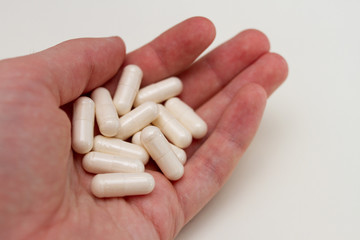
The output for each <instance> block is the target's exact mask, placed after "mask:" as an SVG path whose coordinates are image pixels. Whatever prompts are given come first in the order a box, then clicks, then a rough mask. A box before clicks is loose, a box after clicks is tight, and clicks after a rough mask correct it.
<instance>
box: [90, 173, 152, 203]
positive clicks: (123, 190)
mask: <svg viewBox="0 0 360 240" xmlns="http://www.w3.org/2000/svg"><path fill="white" fill-rule="evenodd" d="M154 187H155V180H154V178H153V176H151V175H150V174H149V173H145V172H143V173H104V174H97V175H96V176H95V177H94V178H93V179H92V182H91V192H92V193H93V194H94V195H95V196H96V197H98V198H105V197H124V196H132V195H144V194H148V193H150V192H151V191H152V190H153V189H154Z"/></svg>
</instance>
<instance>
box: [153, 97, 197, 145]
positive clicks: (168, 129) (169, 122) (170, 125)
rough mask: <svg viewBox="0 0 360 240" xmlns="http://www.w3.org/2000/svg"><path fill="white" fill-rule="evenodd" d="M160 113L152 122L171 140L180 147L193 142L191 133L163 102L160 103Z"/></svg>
mask: <svg viewBox="0 0 360 240" xmlns="http://www.w3.org/2000/svg"><path fill="white" fill-rule="evenodd" d="M158 109H159V115H158V116H157V118H156V119H155V120H154V121H153V122H152V124H154V125H155V126H157V127H158V128H160V129H161V132H162V133H163V134H164V135H165V136H166V137H167V139H169V141H170V142H172V143H173V144H175V145H176V146H178V147H180V148H186V147H188V146H189V145H190V144H191V142H192V136H191V133H190V132H189V131H188V130H187V129H186V128H185V127H184V126H183V125H182V124H181V123H180V122H179V121H178V120H177V119H176V118H175V117H174V116H173V115H172V114H171V113H170V112H169V111H168V110H167V109H166V108H165V107H164V106H163V105H161V104H158Z"/></svg>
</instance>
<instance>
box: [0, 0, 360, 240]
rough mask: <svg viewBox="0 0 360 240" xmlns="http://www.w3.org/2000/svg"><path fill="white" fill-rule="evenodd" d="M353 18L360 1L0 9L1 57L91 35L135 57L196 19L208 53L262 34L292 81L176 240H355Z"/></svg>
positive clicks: (356, 56)
mask: <svg viewBox="0 0 360 240" xmlns="http://www.w3.org/2000/svg"><path fill="white" fill-rule="evenodd" d="M359 12H360V2H359V1H358V0H342V1H340V0H339V1H335V0H327V1H326V0H304V1H301V0H297V1H292V0H273V1H266V0H247V1H245V0H240V1H237V0H229V1H226V0H221V1H209V0H203V1H195V0H186V1H170V0H168V1H165V0H163V1H120V0H117V1H95V0H92V1H89V0H83V1H47V0H43V1H25V0H24V1H15V0H13V1H4V0H0V34H1V35H0V58H6V57H12V56H17V55H23V54H28V53H32V52H36V51H38V50H42V49H44V48H47V47H50V46H52V45H54V44H57V43H59V42H61V41H64V40H67V39H70V38H76V37H90V36H91V37H95V36H109V35H119V36H121V37H122V38H123V39H124V40H125V43H126V45H127V48H128V50H129V51H130V50H133V49H135V48H137V47H139V46H141V45H143V44H145V43H147V42H148V41H150V40H152V39H153V38H154V37H155V36H157V35H158V34H160V33H161V32H162V31H164V30H166V29H167V28H169V27H171V26H172V25H174V24H176V23H178V22H180V21H182V20H184V19H185V18H188V17H191V16H197V15H200V16H205V17H208V18H209V19H211V20H212V21H213V22H214V24H215V26H216V28H217V37H216V40H215V42H214V44H213V45H212V46H211V48H214V47H215V46H216V45H218V44H220V43H221V42H223V41H225V40H227V39H228V38H230V37H232V36H234V35H235V34H236V33H238V32H239V31H241V30H244V29H246V28H257V29H260V30H262V31H263V32H264V33H266V34H267V35H268V37H269V39H270V41H271V44H272V51H275V52H279V53H280V54H282V55H283V56H284V57H285V58H286V59H287V61H288V63H289V68H290V73H289V77H288V80H287V82H286V83H285V84H284V85H282V86H281V87H280V89H279V90H278V91H277V92H276V93H275V94H274V95H273V96H272V97H271V98H270V99H269V101H268V105H267V109H266V112H265V115H264V119H263V121H262V123H261V126H260V129H259V131H258V133H257V135H256V137H255V139H254V141H253V143H252V145H251V146H250V148H249V151H248V152H247V153H246V154H245V156H244V157H243V158H242V159H241V161H240V164H239V165H238V167H237V168H236V170H235V171H234V173H233V175H232V177H231V178H230V179H229V181H228V182H227V184H226V185H225V187H224V188H223V189H222V190H221V191H220V192H219V194H218V195H217V196H216V197H215V198H214V199H213V200H212V201H211V202H210V203H209V204H208V205H207V206H206V207H205V208H204V209H203V210H202V211H201V212H200V214H199V215H197V216H196V217H195V218H194V219H193V220H192V221H191V222H190V223H189V224H188V225H187V226H186V227H185V228H184V229H183V231H182V232H181V233H180V234H179V235H178V237H177V240H192V239H207V240H213V239H214V240H215V239H246V240H247V239H252V240H263V239H268V240H269V239H270V240H273V239H274V240H282V239H284V240H285V239H286V240H289V239H291V240H292V239H294V240H322V239H326V240H333V239H346V240H358V239H360V146H359V145H360V144H359V135H360V126H359V125H360V108H359V103H360V96H359V91H360V73H359V71H360V70H359V69H360V47H359V46H360V30H359V29H360V26H359V25H360V14H359ZM2 114H3V113H2Z"/></svg>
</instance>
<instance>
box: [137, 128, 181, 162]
mask: <svg viewBox="0 0 360 240" xmlns="http://www.w3.org/2000/svg"><path fill="white" fill-rule="evenodd" d="M131 142H132V143H133V144H136V145H140V146H142V143H141V131H140V132H137V133H135V134H134V135H133V136H132V138H131ZM168 143H169V142H168ZM169 144H170V147H171V149H172V150H173V151H174V153H175V154H176V156H177V158H178V159H179V161H180V163H181V164H182V165H184V164H185V163H186V160H187V156H186V152H185V151H184V150H183V149H181V148H179V147H177V146H175V145H174V144H172V143H169Z"/></svg>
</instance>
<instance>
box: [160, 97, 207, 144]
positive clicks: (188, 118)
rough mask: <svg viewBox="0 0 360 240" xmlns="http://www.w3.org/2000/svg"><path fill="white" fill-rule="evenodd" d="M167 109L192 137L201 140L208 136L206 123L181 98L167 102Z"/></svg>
mask: <svg viewBox="0 0 360 240" xmlns="http://www.w3.org/2000/svg"><path fill="white" fill-rule="evenodd" d="M165 107H166V109H168V110H169V111H170V112H171V113H172V114H173V115H174V117H175V118H176V119H177V120H179V122H181V124H182V125H183V126H184V127H185V128H186V129H188V130H189V131H190V132H191V135H192V136H193V137H194V138H196V139H199V138H202V137H204V136H205V135H206V133H207V124H206V122H205V121H204V120H202V119H201V118H200V116H199V115H197V114H196V112H195V111H194V110H193V109H192V108H191V107H190V106H188V105H187V104H186V103H184V102H183V101H181V100H180V99H179V98H177V97H175V98H171V99H169V100H167V101H166V103H165Z"/></svg>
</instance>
